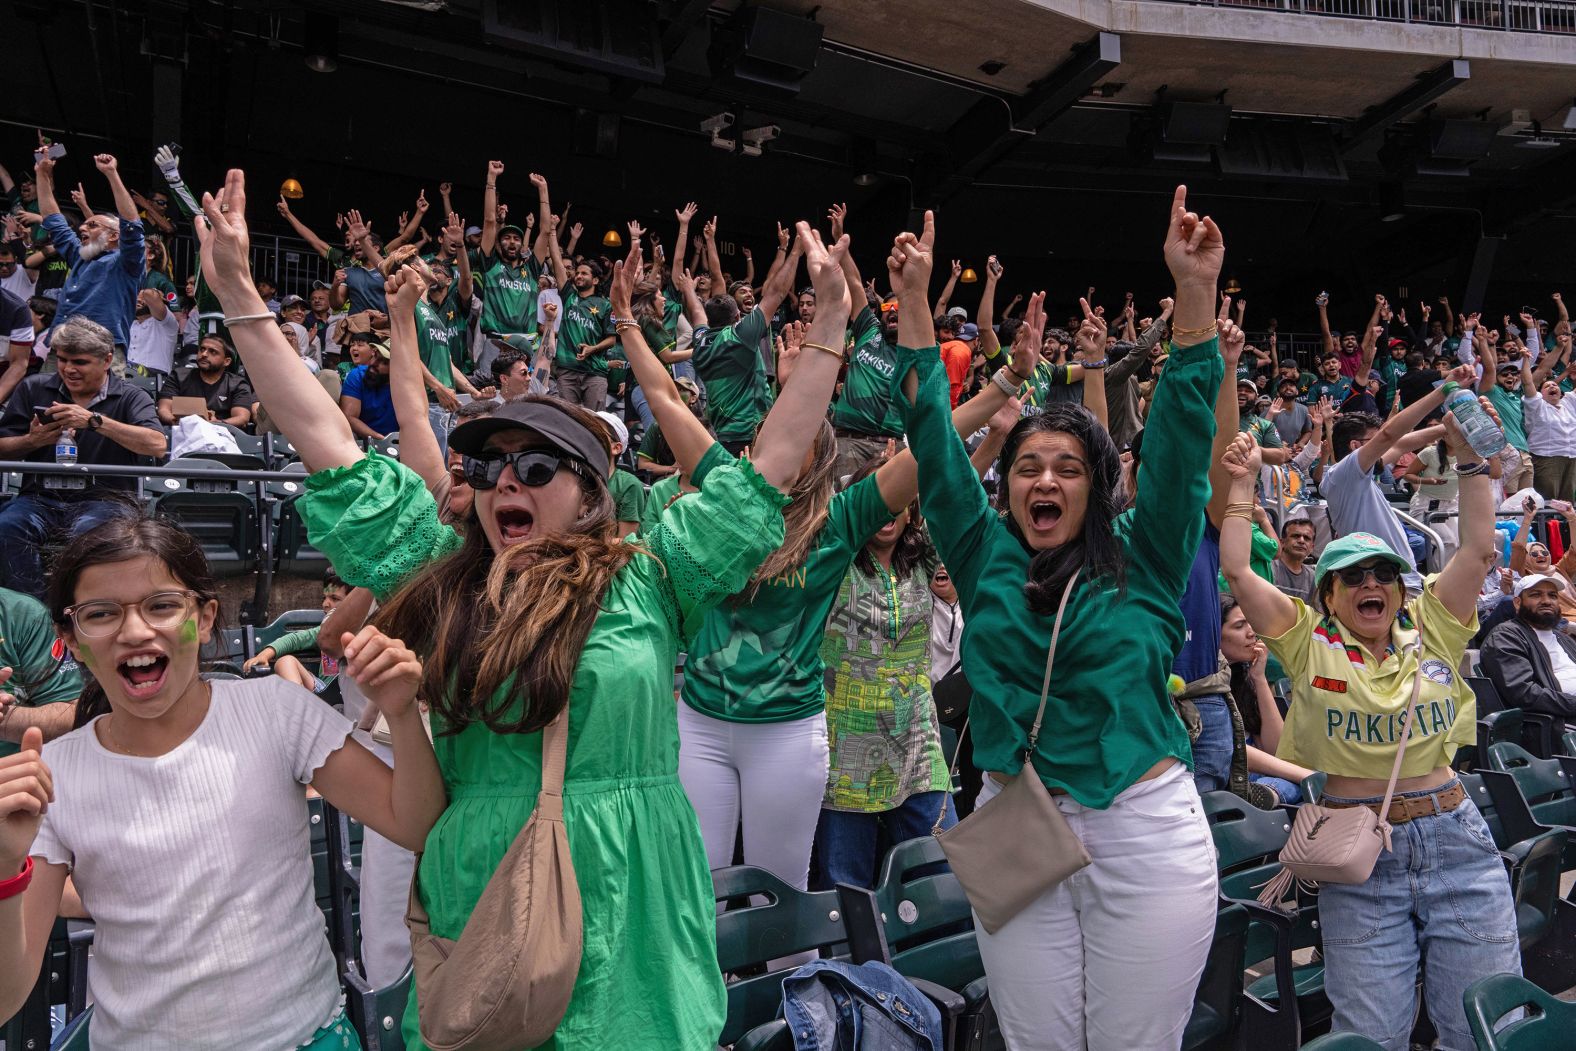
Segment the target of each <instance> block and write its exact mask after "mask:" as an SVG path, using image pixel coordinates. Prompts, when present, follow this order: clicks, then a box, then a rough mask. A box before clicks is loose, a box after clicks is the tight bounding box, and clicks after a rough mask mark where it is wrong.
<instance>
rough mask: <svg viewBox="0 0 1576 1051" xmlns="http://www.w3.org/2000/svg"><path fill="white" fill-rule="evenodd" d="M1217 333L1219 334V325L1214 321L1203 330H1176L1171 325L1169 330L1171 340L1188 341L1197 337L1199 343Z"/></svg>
mask: <svg viewBox="0 0 1576 1051" xmlns="http://www.w3.org/2000/svg"><path fill="white" fill-rule="evenodd" d="M1219 332H1220V325H1219V323H1217V322H1214V321H1211V322H1210V323H1209V324H1207V325H1205V326H1204V327H1203V328H1177V327H1176V326H1174V325H1173V326H1172V328H1171V338H1172V339H1190V338H1193V337H1197V338H1198V339H1199V341H1200V342H1202V341H1203V340H1204V339H1205V338H1207V337H1209V336H1214V335H1217V334H1219Z"/></svg>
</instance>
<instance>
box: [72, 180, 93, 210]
mask: <svg viewBox="0 0 1576 1051" xmlns="http://www.w3.org/2000/svg"><path fill="white" fill-rule="evenodd" d="M71 203H72V204H74V205H76V206H77V211H79V212H81V213H82V215H83V217H84V218H85V217H86V216H88V215H89V214H90V211H89V209H88V195H87V191H86V190H84V189H83V188H82V184H81V183H77V188H76V189H74V190H72V191H71Z"/></svg>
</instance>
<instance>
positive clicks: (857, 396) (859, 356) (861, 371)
mask: <svg viewBox="0 0 1576 1051" xmlns="http://www.w3.org/2000/svg"><path fill="white" fill-rule="evenodd" d="M849 335H850V337H851V338H852V339H853V344H854V346H853V349H852V350H850V351H849V352H848V372H847V373H846V375H845V376H844V377H843V391H842V393H841V394H839V395H838V396H837V400H835V401H834V402H832V425H833V426H834V427H842V428H845V429H847V430H850V431H858V432H860V433H861V434H872V435H877V436H880V437H882V438H896V437H898V436H899V435H901V434H902V433H903V417H902V414H901V413H899V412H898V408H897V406H896V405H894V404H892V372H893V370H894V369H895V368H896V367H897V344H896V343H888V342H887V341H886V340H885V339H884V338H882V335H881V322H880V321H878V320H877V319H876V315H875V311H873V310H871V309H870V306H869V304H866V305H865V307H864V308H863V309H861V310H860V311H859V313H858V314H856V315H854V320H853V322H852V323H851V324H850V325H849Z"/></svg>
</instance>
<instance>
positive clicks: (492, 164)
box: [487, 161, 503, 182]
mask: <svg viewBox="0 0 1576 1051" xmlns="http://www.w3.org/2000/svg"><path fill="white" fill-rule="evenodd" d="M502 174H503V161H488V162H487V181H488V182H494V181H496V180H497V178H498V176H500V175H502Z"/></svg>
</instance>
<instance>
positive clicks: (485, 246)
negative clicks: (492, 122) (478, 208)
mask: <svg viewBox="0 0 1576 1051" xmlns="http://www.w3.org/2000/svg"><path fill="white" fill-rule="evenodd" d="M502 174H503V161H488V162H487V186H486V188H485V189H483V190H482V243H481V250H482V258H483V259H486V258H487V257H488V256H490V255H492V253H493V249H494V248H495V247H497V245H498V176H500V175H502Z"/></svg>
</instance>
